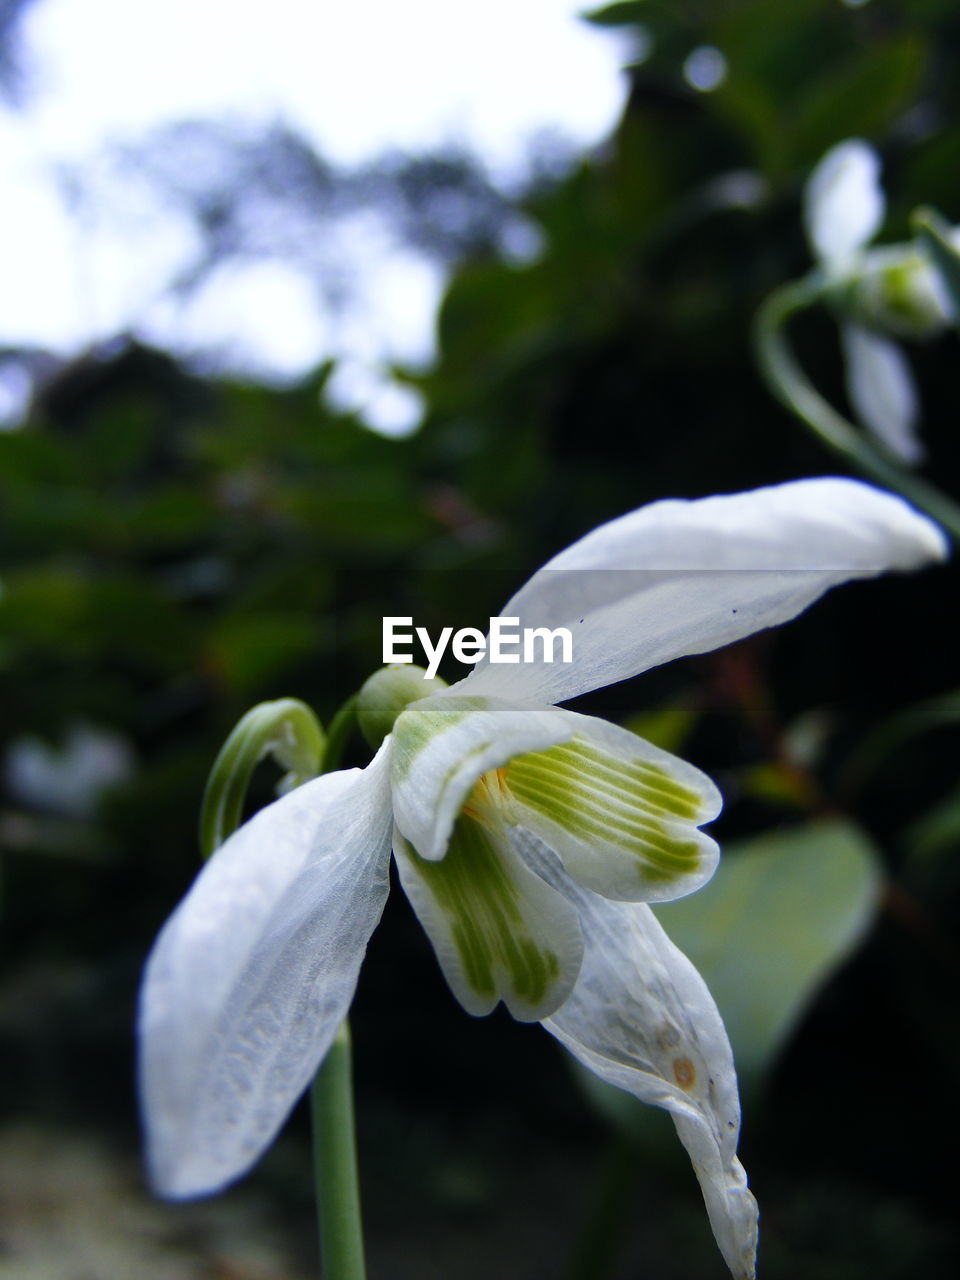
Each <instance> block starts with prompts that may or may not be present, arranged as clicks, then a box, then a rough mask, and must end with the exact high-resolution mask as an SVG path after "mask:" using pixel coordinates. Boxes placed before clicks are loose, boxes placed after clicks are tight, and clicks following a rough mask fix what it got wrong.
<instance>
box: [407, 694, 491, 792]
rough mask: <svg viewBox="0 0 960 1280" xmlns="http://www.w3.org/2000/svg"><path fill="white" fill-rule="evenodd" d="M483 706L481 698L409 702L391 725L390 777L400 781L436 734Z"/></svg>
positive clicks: (452, 726) (434, 699)
mask: <svg viewBox="0 0 960 1280" xmlns="http://www.w3.org/2000/svg"><path fill="white" fill-rule="evenodd" d="M484 706H485V703H484V700H483V699H482V698H456V699H454V698H431V699H430V705H429V708H424V707H423V706H418V705H417V704H416V703H414V704H412V705H411V707H409V708H408V709H407V710H406V711H403V712H401V713H400V715H399V716H398V717H397V720H396V723H395V724H394V739H393V766H392V767H393V776H394V780H395V781H398V782H399V781H402V780H403V779H404V778H405V777H406V776H407V774H408V773H409V772H410V770H411V768H412V767H413V762H414V761H415V760H416V758H417V756H418V755H419V754H420V753H421V751H423V750H424V749H425V748H426V747H428V746H429V745H430V743H431V742H432V741H433V739H434V738H436V737H437V736H438V735H439V734H441V733H445V732H446V731H447V730H448V729H453V728H454V727H455V726H456V725H458V724H461V723H462V722H463V721H464V720H466V719H467V717H468V716H469V715H470V714H471V712H474V711H480V710H482V709H483V707H484Z"/></svg>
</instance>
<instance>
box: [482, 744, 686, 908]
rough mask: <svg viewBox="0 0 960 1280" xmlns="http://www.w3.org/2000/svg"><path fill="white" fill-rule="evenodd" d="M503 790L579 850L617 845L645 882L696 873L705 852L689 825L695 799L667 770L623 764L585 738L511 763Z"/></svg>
mask: <svg viewBox="0 0 960 1280" xmlns="http://www.w3.org/2000/svg"><path fill="white" fill-rule="evenodd" d="M504 781H505V785H506V788H507V790H508V791H509V792H510V794H511V795H513V796H514V797H515V798H516V799H517V800H518V801H519V802H520V803H521V804H523V805H525V806H527V808H528V809H532V810H533V811H534V812H536V813H539V814H542V816H543V817H544V818H546V819H547V820H548V821H550V822H553V823H555V824H556V825H557V826H558V827H561V828H562V829H563V830H564V831H566V832H568V833H569V834H570V835H571V836H573V837H574V838H575V839H576V840H579V841H581V842H583V843H584V844H593V845H596V844H597V843H598V842H599V843H601V844H615V845H617V846H618V847H619V848H621V849H623V850H625V851H626V852H627V853H629V854H633V855H634V856H635V857H636V859H637V861H638V867H637V870H638V874H639V878H640V879H641V880H642V881H646V882H650V881H653V882H660V883H663V882H668V881H671V880H675V879H680V878H682V877H683V876H687V875H690V874H691V873H692V872H695V871H696V870H697V868H698V866H699V865H700V861H701V857H702V850H701V847H700V845H699V843H698V842H697V840H696V839H694V838H691V835H690V831H689V824H690V823H691V822H692V823H694V824H695V823H696V819H697V817H698V815H699V814H700V813H701V811H702V804H701V799H700V797H699V796H698V795H697V793H696V792H695V791H693V790H692V789H691V788H689V787H687V786H684V785H683V784H682V783H680V782H678V781H677V780H676V779H675V778H673V777H671V776H670V774H669V773H668V772H667V771H666V769H664V768H661V767H660V766H659V765H656V764H651V763H650V762H648V761H644V760H636V759H634V760H624V759H622V758H620V757H618V756H615V755H613V754H611V753H610V752H607V751H604V750H603V749H602V748H601V747H598V746H597V745H596V744H595V743H593V742H589V741H587V740H586V739H585V738H583V737H579V736H578V737H575V738H574V739H572V741H570V742H568V743H564V744H562V745H560V746H557V747H550V748H549V749H548V750H546V751H532V752H529V753H528V754H526V755H522V756H517V757H515V758H514V759H513V760H511V761H510V763H509V765H508V766H507V767H506V770H505V772H504Z"/></svg>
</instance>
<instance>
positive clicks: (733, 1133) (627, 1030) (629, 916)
mask: <svg viewBox="0 0 960 1280" xmlns="http://www.w3.org/2000/svg"><path fill="white" fill-rule="evenodd" d="M525 852H526V854H527V856H528V858H529V860H530V862H531V865H533V866H534V867H535V868H536V869H537V870H539V871H540V873H541V874H542V875H544V876H545V877H546V878H548V879H549V880H550V882H551V883H553V884H556V885H557V887H559V888H562V890H563V891H564V892H565V893H566V894H567V896H568V897H569V898H570V900H571V901H572V902H573V903H575V905H576V906H577V908H578V910H579V913H580V924H581V928H582V930H583V939H584V956H583V964H582V966H581V970H580V977H579V978H578V980H577V984H576V986H575V987H574V989H573V991H572V993H571V995H570V996H569V997H568V999H567V1000H566V1002H565V1003H564V1004H563V1005H562V1006H561V1007H560V1009H558V1010H557V1012H556V1013H555V1014H553V1015H552V1017H550V1018H547V1019H546V1020H545V1021H544V1024H543V1025H544V1026H545V1027H546V1029H547V1030H548V1031H549V1032H550V1033H551V1034H552V1035H554V1036H556V1038H557V1039H558V1040H559V1041H560V1042H561V1044H563V1045H564V1046H565V1047H566V1048H567V1049H569V1051H570V1052H571V1053H572V1054H573V1055H574V1057H575V1058H577V1060H578V1061H579V1062H581V1063H583V1065H584V1066H585V1067H587V1068H588V1069H589V1070H590V1071H593V1072H594V1073H595V1074H596V1075H598V1076H599V1077H600V1078H601V1079H602V1080H606V1081H607V1082H608V1083H609V1084H612V1085H615V1086H617V1088H620V1089H626V1090H627V1092H628V1093H632V1094H633V1095H634V1097H636V1098H639V1099H640V1100H641V1101H642V1102H647V1103H651V1104H652V1105H653V1106H656V1107H663V1108H664V1109H665V1110H666V1111H669V1112H670V1114H671V1116H672V1118H673V1121H674V1124H675V1125H676V1127H677V1133H678V1135H679V1137H680V1141H681V1142H682V1143H683V1145H684V1146H685V1147H686V1149H687V1153H688V1155H689V1156H690V1159H691V1162H692V1164H693V1168H694V1172H695V1173H696V1175H697V1178H698V1180H699V1182H700V1188H701V1191H702V1192H703V1198H704V1202H705V1204H706V1207H707V1213H708V1215H709V1218H710V1224H711V1226H712V1227H713V1232H714V1235H715V1236H716V1239H717V1244H718V1245H719V1246H720V1250H721V1252H722V1254H723V1256H724V1259H725V1260H726V1263H727V1266H728V1267H729V1268H730V1270H731V1272H732V1273H733V1275H734V1276H735V1277H736V1280H750V1278H751V1277H752V1276H753V1274H754V1268H755V1254H756V1243H757V1206H756V1201H755V1200H754V1198H753V1196H752V1194H751V1193H750V1191H749V1189H748V1187H747V1179H746V1174H745V1173H744V1170H743V1166H742V1165H741V1164H740V1161H739V1160H738V1159H737V1141H738V1137H739V1131H740V1103H739V1099H738V1096H737V1081H736V1074H735V1072H734V1066H733V1056H732V1054H731V1051H730V1043H729V1041H728V1039H727V1034H726V1031H725V1030H724V1026H723V1022H722V1021H721V1018H720V1015H719V1013H718V1012H717V1007H716V1005H715V1004H714V1002H713V999H712V997H711V995H710V993H709V991H708V990H707V988H706V985H705V984H704V981H703V979H702V978H701V977H700V975H699V974H698V973H697V971H696V969H695V968H694V967H693V965H692V964H691V963H690V961H689V960H688V959H687V958H686V956H684V954H683V953H682V952H681V951H679V950H678V949H677V948H676V947H675V946H674V945H673V943H672V942H671V941H670V939H669V938H668V937H667V935H666V934H665V933H664V931H663V929H662V928H661V926H660V924H659V923H658V921H657V919H656V917H655V916H654V915H653V912H652V911H651V910H650V908H649V907H648V906H646V904H645V903H626V902H609V901H607V900H606V899H604V898H600V897H598V896H597V895H596V894H594V893H591V892H590V891H589V890H588V889H582V888H579V887H578V886H576V885H575V884H574V883H573V882H572V881H571V880H570V879H569V878H568V877H565V876H564V873H563V872H562V871H561V870H560V869H559V868H558V867H557V865H556V863H555V862H554V861H553V860H552V859H550V858H549V855H545V854H544V852H543V851H542V850H540V851H538V850H537V848H536V847H535V846H534V845H533V844H531V845H530V846H529V847H528V848H526V850H525Z"/></svg>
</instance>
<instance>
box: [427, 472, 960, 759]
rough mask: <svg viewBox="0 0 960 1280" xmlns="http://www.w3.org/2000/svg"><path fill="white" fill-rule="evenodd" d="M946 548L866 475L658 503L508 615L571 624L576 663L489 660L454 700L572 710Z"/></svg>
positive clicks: (525, 590) (559, 566) (574, 557)
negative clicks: (580, 701) (572, 704)
mask: <svg viewBox="0 0 960 1280" xmlns="http://www.w3.org/2000/svg"><path fill="white" fill-rule="evenodd" d="M946 551H947V544H946V540H945V538H944V536H943V534H942V533H941V532H940V530H939V529H938V528H937V526H936V525H934V524H933V523H932V521H930V520H928V519H927V518H926V517H925V516H922V515H920V514H919V513H918V512H916V511H915V510H914V509H913V508H912V507H910V506H908V505H907V503H905V502H904V501H903V500H902V499H900V498H897V497H894V496H893V495H892V494H889V493H884V492H882V491H881V490H879V489H875V488H873V487H872V486H871V485H867V484H862V483H860V482H859V481H856V480H844V479H836V478H828V479H817V480H797V481H793V482H791V483H789V484H782V485H773V486H771V487H769V488H765V489H755V490H753V491H751V492H748V493H735V494H727V495H724V496H722V497H715V498H700V499H697V500H695V501H684V500H682V499H673V500H668V501H664V502H654V503H652V504H651V505H650V506H647V507H641V508H640V509H639V510H637V511H633V512H631V513H630V514H629V515H625V516H621V517H620V519H618V520H612V521H610V523H609V524H604V525H601V526H600V527H599V528H597V529H594V530H593V531H592V532H591V533H588V534H587V535H586V537H584V538H581V539H580V541H579V542H575V543H574V544H573V546H571V547H568V548H567V549H566V551H562V552H561V553H560V554H559V555H558V556H556V557H554V559H553V560H551V561H549V563H548V564H546V565H545V566H544V568H542V569H540V570H538V572H537V573H535V574H534V575H533V577H532V578H531V579H530V581H529V582H528V583H527V584H526V586H524V587H522V588H521V589H520V591H519V592H518V593H517V594H516V595H515V596H514V597H513V599H512V600H511V601H510V602H509V604H507V605H506V606H505V607H504V609H503V611H502V612H503V614H504V615H505V616H507V617H519V618H520V625H521V626H525V627H542V626H546V627H550V628H555V627H559V626H566V627H568V628H569V629H570V631H571V632H572V634H573V662H572V663H560V662H555V663H552V664H546V663H542V662H541V663H521V664H519V665H517V666H504V665H499V666H498V665H491V664H490V663H489V662H487V661H486V660H484V661H482V662H481V663H479V664H478V665H477V667H475V668H474V670H473V671H472V672H471V673H470V675H468V676H467V677H466V679H465V680H462V681H461V682H460V683H459V684H458V685H455V686H454V687H453V688H452V689H451V691H450V692H451V694H452V695H454V696H458V697H462V696H463V695H466V694H471V695H477V694H487V695H494V696H497V697H501V698H507V697H514V698H518V699H527V700H529V701H531V702H540V703H544V702H562V701H564V700H565V699H567V698H574V697H576V696H577V695H578V694H581V693H587V692H588V691H589V690H591V689H599V688H602V687H603V686H605V685H609V684H616V682H617V681H619V680H626V679H627V678H629V677H630V676H634V675H637V674H639V673H640V672H641V671H646V670H648V669H649V668H650V667H655V666H657V665H659V664H660V663H661V662H669V661H671V660H672V659H674V658H680V657H684V656H686V655H687V654H692V653H706V652H708V651H709V650H711V649H717V648H719V647H720V646H721V645H725V644H730V643H731V642H732V641H734V640H740V639H742V638H743V637H744V636H748V635H751V634H752V633H753V632H755V631H760V630H762V629H763V628H765V627H772V626H776V625H777V624H779V623H781V622H786V621H787V619H789V618H793V617H795V616H796V615H797V614H798V613H800V612H801V611H802V610H803V609H805V608H807V606H808V605H810V604H812V603H813V601H814V600H816V599H818V597H820V596H821V595H823V593H824V592H825V591H827V590H828V589H829V588H830V587H833V586H836V585H837V584H838V583H841V582H846V581H847V580H848V579H851V578H869V577H873V576H875V575H876V574H878V573H883V572H884V571H886V570H888V569H913V568H916V567H918V566H919V565H922V564H924V563H926V562H927V561H931V560H938V559H942V558H943V557H944V556H945V555H946ZM445 696H446V695H444V694H440V695H438V700H439V699H440V698H442V697H445ZM529 749H531V750H533V749H535V748H533V747H531V748H529Z"/></svg>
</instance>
